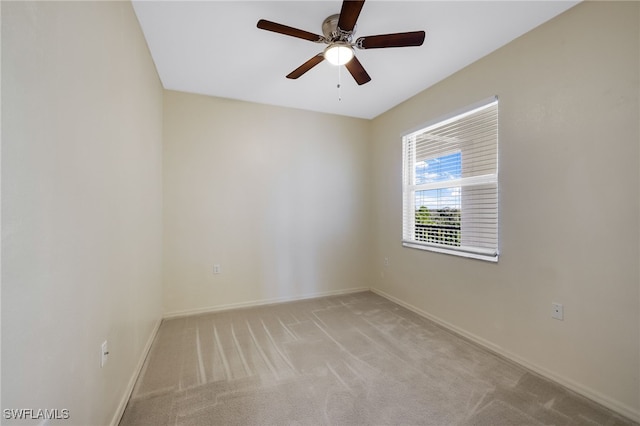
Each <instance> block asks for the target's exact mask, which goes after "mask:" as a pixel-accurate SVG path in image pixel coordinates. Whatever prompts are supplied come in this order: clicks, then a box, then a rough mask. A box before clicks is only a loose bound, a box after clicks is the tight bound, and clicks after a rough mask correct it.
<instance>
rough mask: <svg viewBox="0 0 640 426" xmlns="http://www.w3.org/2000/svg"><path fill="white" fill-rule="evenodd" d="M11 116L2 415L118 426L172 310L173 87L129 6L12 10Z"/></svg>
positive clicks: (6, 158)
mask: <svg viewBox="0 0 640 426" xmlns="http://www.w3.org/2000/svg"><path fill="white" fill-rule="evenodd" d="M2 112H3V115H2V118H3V121H2V201H3V203H2V208H3V211H2V266H3V268H2V408H3V409H4V408H16V409H17V408H34V409H36V408H49V409H52V408H57V409H68V410H69V411H70V416H71V421H70V422H69V424H76V425H89V424H92V425H98V424H102V425H104V424H109V423H110V422H111V421H112V419H113V418H114V414H115V413H117V411H118V408H119V405H120V404H121V403H122V402H124V401H123V397H125V396H126V391H127V389H128V386H130V384H131V379H132V378H133V377H134V373H135V370H136V368H137V366H138V363H139V362H140V360H141V357H142V355H143V353H144V349H145V345H146V344H147V342H148V340H149V338H150V337H151V336H152V332H153V330H154V327H155V326H156V324H157V322H158V320H159V319H160V317H161V314H162V306H161V303H162V302H161V298H162V288H161V256H162V252H161V245H162V236H161V232H162V216H161V209H162V157H161V156H162V145H161V138H162V133H161V132H162V87H161V85H160V82H159V79H158V77H157V75H156V72H155V68H154V65H153V62H152V60H151V57H150V54H149V52H148V50H147V46H146V43H145V40H144V38H143V36H142V32H141V31H140V28H139V25H138V23H137V21H136V18H135V15H134V13H133V9H132V7H131V4H130V3H126V2H72V3H62V2H42V3H35V2H16V3H11V2H2ZM105 339H108V343H109V349H110V352H111V354H110V356H109V361H108V363H107V365H106V366H105V367H104V368H102V369H101V368H100V365H99V354H100V344H101V342H102V341H103V340H105ZM2 423H3V424H5V423H7V424H10V423H11V422H9V421H6V420H3V421H2ZM33 423H37V424H40V423H41V421H33V422H25V421H22V422H19V424H33Z"/></svg>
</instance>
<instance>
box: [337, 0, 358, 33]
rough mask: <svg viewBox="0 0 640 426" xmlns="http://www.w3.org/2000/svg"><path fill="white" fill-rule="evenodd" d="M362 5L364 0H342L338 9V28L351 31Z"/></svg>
mask: <svg viewBox="0 0 640 426" xmlns="http://www.w3.org/2000/svg"><path fill="white" fill-rule="evenodd" d="M363 5H364V0H358V1H355V0H344V1H343V2H342V9H341V10H340V18H339V19H338V28H340V29H341V30H342V31H353V28H354V27H355V26H356V21H357V20H358V16H360V11H361V10H362V6H363Z"/></svg>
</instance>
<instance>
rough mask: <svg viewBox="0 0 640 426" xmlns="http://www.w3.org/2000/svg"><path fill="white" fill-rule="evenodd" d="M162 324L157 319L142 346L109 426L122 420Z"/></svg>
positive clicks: (113, 425)
mask: <svg viewBox="0 0 640 426" xmlns="http://www.w3.org/2000/svg"><path fill="white" fill-rule="evenodd" d="M161 322H162V318H159V319H158V320H157V321H156V323H155V325H154V326H153V330H152V331H151V335H149V338H148V339H147V343H146V344H145V345H144V349H143V350H142V354H141V355H140V359H139V360H138V364H137V365H136V368H135V370H134V371H133V374H132V375H131V378H130V379H129V383H128V384H127V387H126V389H125V392H124V394H123V395H122V399H120V404H118V409H117V410H116V412H115V414H114V415H113V418H112V419H111V423H110V425H111V426H118V423H120V420H122V415H123V414H124V410H125V408H127V403H128V402H129V398H130V397H131V393H132V392H133V388H134V386H135V385H136V381H137V380H138V376H139V375H140V371H142V367H143V366H144V361H145V360H146V359H147V355H148V354H149V351H150V350H151V345H152V344H153V341H154V340H155V338H156V335H157V334H158V330H159V329H160V323H161Z"/></svg>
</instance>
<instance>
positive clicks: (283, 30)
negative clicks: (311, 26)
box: [257, 19, 323, 42]
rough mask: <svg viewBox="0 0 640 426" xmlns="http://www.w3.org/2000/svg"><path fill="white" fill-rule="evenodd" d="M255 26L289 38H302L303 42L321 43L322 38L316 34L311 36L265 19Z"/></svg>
mask: <svg viewBox="0 0 640 426" xmlns="http://www.w3.org/2000/svg"><path fill="white" fill-rule="evenodd" d="M257 26H258V28H260V29H261V30H267V31H273V32H274V33H278V34H284V35H288V36H291V37H297V38H302V39H304V40H309V41H314V42H321V41H322V40H323V38H322V36H319V35H317V34H313V33H310V32H308V31H304V30H299V29H297V28H293V27H288V26H286V25H282V24H278V23H276V22H271V21H267V20H266V19H261V20H259V21H258V25H257Z"/></svg>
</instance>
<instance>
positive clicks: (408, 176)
mask: <svg viewBox="0 0 640 426" xmlns="http://www.w3.org/2000/svg"><path fill="white" fill-rule="evenodd" d="M494 105H495V108H496V119H495V120H496V131H495V133H496V138H495V173H492V174H490V175H478V176H471V177H460V178H459V179H454V180H451V181H444V182H433V183H430V184H427V185H426V187H427V188H425V185H417V184H415V173H416V171H415V165H416V164H417V162H416V161H415V158H412V159H411V164H412V165H413V169H412V170H410V168H409V165H408V163H409V158H408V152H409V150H408V148H407V144H408V143H412V142H411V141H410V138H411V137H412V136H416V135H418V134H425V133H427V132H428V131H429V130H430V129H437V128H440V127H442V126H444V125H447V124H449V123H454V122H456V121H459V120H462V119H464V118H465V117H467V116H470V115H472V114H474V113H476V112H478V111H480V110H484V109H487V108H490V107H492V106H494ZM498 107H499V104H498V97H497V96H492V97H490V98H487V99H484V100H482V101H479V102H476V103H474V104H471V105H468V106H466V107H464V108H460V109H458V110H456V111H453V112H451V113H449V114H446V115H444V116H441V117H439V118H436V119H433V120H429V121H428V122H426V123H424V124H422V125H420V126H417V127H415V128H413V129H411V130H409V131H406V132H404V133H403V134H402V135H401V140H402V245H403V246H404V247H408V248H414V249H420V250H426V251H431V252H436V253H444V254H450V255H456V256H460V257H466V258H473V259H479V260H485V261H489V262H498V259H499V255H500V222H499V218H500V197H499V194H500V191H499V189H500V184H499V128H498V121H499V108H498ZM413 144H414V145H413V148H414V152H415V142H413ZM462 149H463V148H455V149H454V148H452V149H450V150H449V152H453V151H456V150H459V151H460V150H462ZM413 155H414V157H415V154H413ZM446 155H447V154H446V150H443V151H442V152H441V153H438V155H437V156H433V157H430V158H431V159H432V158H440V157H443V156H446ZM421 161H425V160H421ZM408 180H410V182H412V183H411V184H408V183H407V181H408ZM456 181H458V183H459V182H462V181H466V182H467V183H473V184H488V185H495V192H496V194H495V211H496V215H497V218H496V223H495V233H494V234H495V239H496V244H495V247H492V248H481V247H475V246H462V245H460V246H453V245H446V244H439V243H430V242H426V241H417V240H416V238H415V234H416V229H415V228H416V217H415V212H416V207H415V197H416V193H417V192H419V191H421V190H428V187H429V186H433V189H438V188H446V187H455V186H460V187H462V186H461V185H459V184H458V185H456V184H455V183H456ZM445 184H446V186H445ZM419 186H422V187H423V188H422V189H416V188H415V187H419ZM410 187H413V189H411V188H410ZM461 202H462V201H461ZM460 213H461V214H462V210H461V209H460ZM407 234H411V235H412V238H411V239H407ZM460 236H461V241H462V223H461V229H460Z"/></svg>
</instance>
